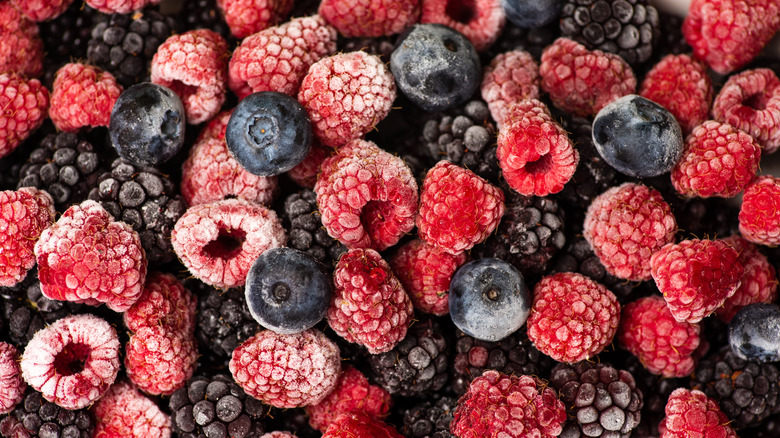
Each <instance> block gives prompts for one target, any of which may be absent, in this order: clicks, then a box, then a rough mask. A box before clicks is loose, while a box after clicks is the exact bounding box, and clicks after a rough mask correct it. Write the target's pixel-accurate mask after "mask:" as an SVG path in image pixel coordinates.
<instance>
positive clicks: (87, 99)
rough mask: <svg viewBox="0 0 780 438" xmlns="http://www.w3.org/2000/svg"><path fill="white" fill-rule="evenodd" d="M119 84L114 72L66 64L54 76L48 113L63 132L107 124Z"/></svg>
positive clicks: (116, 97) (85, 65) (76, 64)
mask: <svg viewBox="0 0 780 438" xmlns="http://www.w3.org/2000/svg"><path fill="white" fill-rule="evenodd" d="M120 94H122V86H121V85H119V84H118V83H117V81H116V78H114V75H112V74H111V73H109V72H107V71H103V70H102V69H100V68H98V67H94V66H91V65H87V64H81V63H78V62H72V63H68V64H65V65H64V66H62V67H61V68H60V69H59V70H58V71H57V75H56V76H55V78H54V86H53V87H52V92H51V107H50V108H49V116H50V117H51V120H52V122H54V125H55V126H56V127H57V128H58V129H60V130H63V131H68V132H75V131H77V130H78V129H79V128H82V127H89V126H92V127H94V126H108V122H109V119H110V117H111V110H112V109H113V108H114V104H115V103H116V101H117V99H118V98H119V95H120Z"/></svg>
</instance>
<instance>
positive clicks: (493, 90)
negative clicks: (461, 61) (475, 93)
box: [481, 50, 541, 130]
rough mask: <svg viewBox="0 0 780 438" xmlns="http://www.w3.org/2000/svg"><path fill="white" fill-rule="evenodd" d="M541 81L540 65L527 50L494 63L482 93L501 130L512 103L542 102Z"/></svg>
mask: <svg viewBox="0 0 780 438" xmlns="http://www.w3.org/2000/svg"><path fill="white" fill-rule="evenodd" d="M540 82H541V78H540V76H539V65H538V64H537V63H536V60H534V58H533V56H531V54H530V53H528V52H526V51H523V50H513V51H511V52H506V53H501V54H499V55H498V56H496V57H495V58H493V60H492V61H490V65H489V66H487V67H485V71H484V74H483V75H482V85H481V93H482V99H484V100H485V102H486V103H487V105H488V108H489V109H490V115H491V116H492V117H493V120H495V121H496V126H498V128H499V130H500V129H501V126H502V124H503V123H504V119H505V118H506V115H507V113H509V107H511V106H512V104H514V103H516V102H520V101H521V100H525V99H539V84H540Z"/></svg>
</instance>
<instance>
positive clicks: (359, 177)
mask: <svg viewBox="0 0 780 438" xmlns="http://www.w3.org/2000/svg"><path fill="white" fill-rule="evenodd" d="M314 191H315V192H316V193H317V206H318V207H319V209H320V213H321V214H322V224H323V225H324V226H325V229H326V230H328V234H330V236H331V237H333V238H334V239H338V240H339V241H341V243H343V244H344V245H346V246H347V247H348V248H373V249H376V250H377V251H382V250H384V249H386V248H389V247H391V246H393V245H395V244H396V243H398V240H399V239H401V237H403V236H404V235H405V234H406V233H408V232H410V231H411V230H412V229H413V228H414V218H415V216H416V214H417V201H418V197H417V182H416V181H415V179H414V176H413V175H412V171H411V170H410V169H409V167H408V166H407V165H406V163H404V161H403V160H402V159H400V158H398V157H396V156H394V155H392V154H390V153H388V152H385V151H384V150H382V149H380V148H379V147H378V146H377V145H376V144H374V143H372V142H369V141H365V140H359V139H358V140H353V141H351V142H349V143H347V144H346V145H345V146H343V147H342V148H341V149H340V150H339V151H338V152H337V153H336V155H334V156H332V157H330V158H327V159H326V160H325V161H324V162H323V163H322V166H321V172H320V175H319V176H318V178H317V183H316V184H315V186H314Z"/></svg>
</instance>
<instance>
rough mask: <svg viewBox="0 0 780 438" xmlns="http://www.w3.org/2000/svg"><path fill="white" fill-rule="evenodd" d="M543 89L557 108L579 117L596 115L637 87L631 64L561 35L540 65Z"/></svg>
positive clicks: (547, 50) (548, 47) (546, 50)
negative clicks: (590, 49) (589, 48)
mask: <svg viewBox="0 0 780 438" xmlns="http://www.w3.org/2000/svg"><path fill="white" fill-rule="evenodd" d="M539 74H540V75H541V76H542V89H543V90H544V91H545V92H547V93H549V94H550V99H551V100H552V101H553V104H555V106H556V107H558V108H560V109H562V110H565V111H568V112H571V113H574V114H575V115H578V116H583V117H584V116H595V115H596V114H597V113H598V112H599V111H601V109H602V108H604V107H605V106H607V104H608V103H610V102H612V101H613V100H616V99H619V98H621V97H623V96H625V95H628V94H632V93H634V91H635V90H636V77H635V76H634V72H633V71H632V70H631V66H629V65H628V63H626V61H624V60H623V58H621V57H620V56H618V55H615V54H614V53H604V52H602V51H601V50H593V51H589V50H588V49H586V48H585V46H583V45H582V44H580V43H578V42H576V41H573V40H571V39H569V38H565V37H561V38H558V39H557V40H555V42H554V43H552V44H551V45H549V46H547V48H546V49H544V52H543V53H542V64H541V65H540V66H539Z"/></svg>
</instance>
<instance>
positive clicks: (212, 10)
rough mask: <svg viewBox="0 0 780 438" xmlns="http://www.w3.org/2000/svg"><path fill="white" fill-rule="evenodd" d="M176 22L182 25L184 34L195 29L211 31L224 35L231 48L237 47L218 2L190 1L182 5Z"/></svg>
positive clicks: (213, 0) (214, 0)
mask: <svg viewBox="0 0 780 438" xmlns="http://www.w3.org/2000/svg"><path fill="white" fill-rule="evenodd" d="M176 22H178V23H182V26H183V27H184V29H182V32H185V31H189V30H195V29H210V30H213V31H214V32H216V33H218V34H220V35H222V37H223V38H225V40H226V41H227V42H228V46H229V47H235V45H236V44H235V43H236V39H235V38H233V34H232V33H230V27H229V26H228V25H227V23H226V22H225V17H224V16H223V15H222V11H220V10H219V7H218V6H217V1H216V0H189V1H187V2H186V3H184V4H182V7H181V9H179V12H178V13H177V14H176Z"/></svg>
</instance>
